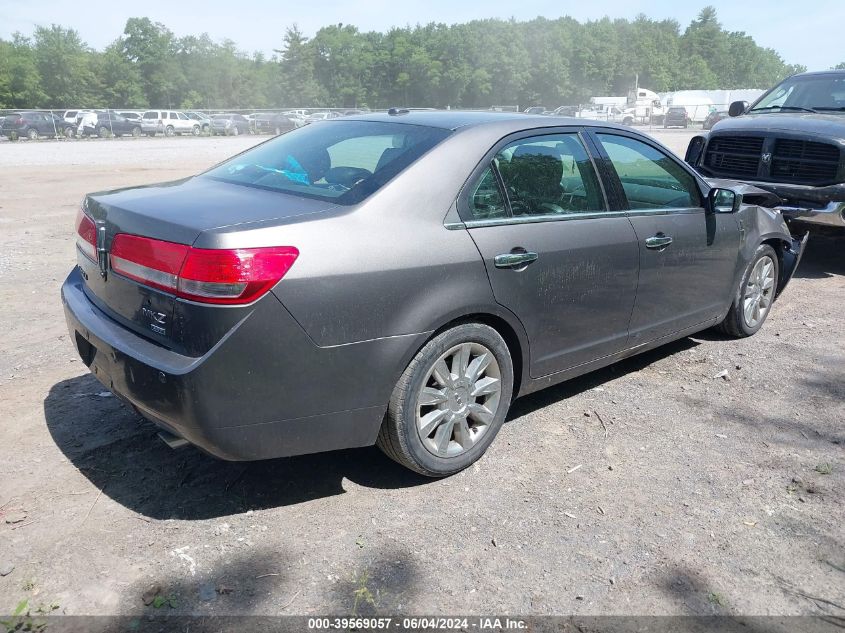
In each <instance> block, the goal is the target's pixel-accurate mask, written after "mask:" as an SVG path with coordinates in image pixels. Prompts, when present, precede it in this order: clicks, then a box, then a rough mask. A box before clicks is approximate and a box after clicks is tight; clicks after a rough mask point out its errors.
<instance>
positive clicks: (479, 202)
mask: <svg viewBox="0 0 845 633" xmlns="http://www.w3.org/2000/svg"><path fill="white" fill-rule="evenodd" d="M469 210H470V213H472V217H473V219H475V220H494V219H496V218H504V217H507V215H508V211H507V207H506V206H505V199H504V198H503V197H502V191H501V189H500V188H499V183H498V182H496V175H495V174H494V173H493V167H492V166H491V167H488V168H487V169H486V170H484V173H483V174H482V175H481V179H480V180H479V181H478V184H476V185H475V188H474V189H473V190H472V194H471V195H470V197H469Z"/></svg>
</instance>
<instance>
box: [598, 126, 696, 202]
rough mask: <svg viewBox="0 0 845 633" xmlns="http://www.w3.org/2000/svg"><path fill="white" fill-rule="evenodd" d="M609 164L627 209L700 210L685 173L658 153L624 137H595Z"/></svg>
mask: <svg viewBox="0 0 845 633" xmlns="http://www.w3.org/2000/svg"><path fill="white" fill-rule="evenodd" d="M597 136H598V139H599V142H600V143H601V145H602V147H603V148H604V151H605V152H607V155H608V157H609V158H610V162H611V163H612V164H613V168H614V170H616V174H617V175H618V176H619V180H620V181H621V182H622V189H623V190H624V192H625V196H626V197H627V199H628V208H630V209H689V208H693V207H700V206H701V193H700V192H699V190H698V184H697V183H696V181H695V178H693V177H692V176H691V175H690V174H689V172H687V171H686V170H685V169H684V168H683V167H681V166H680V165H679V164H678V163H677V162H676V161H674V160H673V159H672V158H670V157H669V156H667V155H666V154H664V153H663V152H661V151H659V150H658V149H656V148H654V147H652V146H651V145H648V144H646V143H643V142H642V141H638V140H636V139H633V138H630V137H627V136H617V135H615V134H597Z"/></svg>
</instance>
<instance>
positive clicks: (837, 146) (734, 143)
mask: <svg viewBox="0 0 845 633" xmlns="http://www.w3.org/2000/svg"><path fill="white" fill-rule="evenodd" d="M729 114H730V118H728V119H724V120H722V121H719V122H718V123H716V124H715V125H714V126H713V129H712V131H711V132H710V133H709V134H701V135H698V136H696V137H694V138H693V139H692V140H691V141H690V143H689V146H688V148H687V153H686V161H687V162H688V163H689V164H690V165H692V166H693V167H694V168H695V169H696V170H697V171H698V172H699V173H701V174H703V175H704V176H706V177H708V178H730V179H735V180H742V181H744V182H749V183H753V184H754V185H756V186H757V187H760V188H762V189H766V190H768V191H771V192H772V193H774V194H776V195H777V196H778V197H780V198H781V201H780V203H779V205H778V208H779V209H780V210H781V211H782V212H783V214H784V216H785V217H786V218H787V219H789V220H800V221H802V222H807V223H812V224H821V225H826V226H833V227H839V228H845V70H834V71H826V72H815V73H803V74H800V75H794V76H792V77H789V78H788V79H786V80H784V81H783V82H781V83H780V84H779V85H777V86H775V87H774V88H772V89H771V90H770V91H768V92H767V93H765V94H764V95H763V96H761V97H760V98H759V99H758V100H757V101H756V102H755V103H754V104H753V105H751V106H749V105H748V104H747V103H746V102H744V101H737V102H734V103H732V104H731V107H730V110H729Z"/></svg>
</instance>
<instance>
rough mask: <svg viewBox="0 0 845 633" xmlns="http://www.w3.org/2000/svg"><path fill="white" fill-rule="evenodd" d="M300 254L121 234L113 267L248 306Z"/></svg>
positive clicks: (156, 283)
mask: <svg viewBox="0 0 845 633" xmlns="http://www.w3.org/2000/svg"><path fill="white" fill-rule="evenodd" d="M298 256H299V250H297V249H296V248H294V247H293V246H271V247H266V248H234V249H205V248H192V247H190V246H186V245H184V244H174V243H172V242H164V241H161V240H154V239H150V238H146V237H139V236H137V235H128V234H124V233H121V234H119V235H117V236H115V238H114V241H113V242H112V247H111V267H112V270H114V272H116V273H118V274H120V275H123V276H124V277H128V278H129V279H133V280H135V281H137V282H138V283H141V284H144V285H146V286H150V287H152V288H157V289H159V290H163V291H165V292H170V293H172V294H175V295H176V296H177V297H181V298H183V299H190V300H191V301H198V302H201V303H217V304H245V303H250V302H252V301H255V300H256V299H258V298H259V297H261V296H262V295H264V294H265V293H266V292H267V291H268V290H270V288H272V287H273V286H275V285H276V284H277V283H278V282H279V280H281V279H282V277H284V276H285V274H286V273H287V272H288V271H289V270H290V268H291V266H293V263H294V262H295V261H296V258H297V257H298Z"/></svg>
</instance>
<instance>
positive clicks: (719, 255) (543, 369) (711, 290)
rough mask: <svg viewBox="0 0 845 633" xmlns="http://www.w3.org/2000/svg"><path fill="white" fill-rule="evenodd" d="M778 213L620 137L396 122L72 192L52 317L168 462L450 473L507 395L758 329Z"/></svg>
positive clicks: (593, 127) (779, 277) (780, 238)
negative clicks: (305, 461)
mask: <svg viewBox="0 0 845 633" xmlns="http://www.w3.org/2000/svg"><path fill="white" fill-rule="evenodd" d="M772 204H777V200H773V199H772V196H771V195H770V194H768V193H766V192H765V191H761V190H759V189H755V188H753V187H748V186H744V185H739V184H738V183H731V182H719V183H708V182H706V181H704V180H702V179H701V177H700V176H698V175H697V174H696V173H695V172H694V171H692V169H691V168H689V167H688V166H687V165H685V164H684V163H683V162H682V161H680V160H678V159H677V158H676V157H675V156H674V155H672V154H671V153H670V152H669V151H668V150H666V149H665V148H664V147H663V146H661V145H660V144H658V143H656V142H655V141H654V140H653V139H651V138H649V137H647V136H644V135H642V134H639V133H638V132H636V131H634V130H631V129H629V128H623V127H620V126H616V125H613V124H607V123H598V122H586V121H583V120H579V119H559V118H549V117H541V116H530V115H525V114H507V113H463V112H408V111H403V110H392V111H391V112H390V113H387V114H372V115H370V114H366V115H360V116H354V117H346V118H343V119H337V120H329V121H325V122H323V123H321V124H320V125H310V126H307V127H303V128H300V129H298V130H294V131H292V132H290V133H288V134H285V135H283V136H281V137H278V138H275V139H272V140H270V141H267V142H266V143H263V144H261V145H259V146H257V147H255V148H253V149H251V150H249V151H247V152H244V153H242V154H239V155H238V156H235V157H234V158H232V159H230V160H229V161H227V162H224V163H222V164H221V165H218V166H217V167H215V168H213V169H211V170H209V171H207V172H205V173H203V174H200V175H198V176H196V177H193V178H188V179H185V180H181V181H177V182H170V183H164V184H158V185H150V186H146V187H132V188H128V189H121V190H117V191H111V192H103V193H96V194H91V195H89V196H87V198H86V199H85V201H84V204H83V208H82V209H81V211H80V213H79V217H78V222H77V233H76V239H77V264H78V265H77V266H75V267H74V269H73V271H72V272H71V273H70V276H69V277H68V278H67V280H66V281H65V283H64V286H63V288H62V299H63V302H64V306H65V313H66V316H67V321H68V326H69V329H70V333H71V340H73V341H74V342H75V345H76V347H77V349H78V352H79V354H80V356H81V357H82V359H83V361H84V362H85V363H86V365H88V366H89V367H90V368H91V371H92V372H93V373H94V375H95V376H96V377H97V378H98V379H99V380H100V381H101V382H102V383H103V384H104V385H105V386H106V387H107V388H108V389H110V390H112V391H113V392H114V393H115V394H116V395H118V396H119V397H121V398H122V399H123V400H124V401H125V402H126V403H128V404H129V406H131V407H133V408H134V409H135V410H137V411H138V412H139V413H140V414H141V415H142V416H144V417H145V418H147V419H149V420H152V421H153V422H154V423H155V424H157V425H158V426H159V427H160V428H161V430H162V436H163V437H164V438H165V439H166V440H167V441H168V442H169V443H171V444H172V445H179V444H186V443H191V444H194V445H196V446H198V447H200V448H202V449H203V450H205V451H207V452H209V453H211V454H213V455H216V456H218V457H221V458H223V459H231V460H254V459H264V458H271V457H279V456H285V455H296V454H302V453H310V452H316V451H325V450H332V449H340V448H348V447H355V446H367V445H371V444H374V443H377V444H378V445H379V446H380V447H381V448H382V449H383V450H384V451H385V452H386V453H387V455H389V456H390V457H391V458H393V459H395V460H396V461H398V462H400V463H402V464H404V465H406V466H407V467H409V468H411V469H413V470H415V471H417V472H419V473H422V474H425V475H429V476H444V475H449V474H452V473H455V472H457V471H459V470H461V469H463V468H465V467H467V466H468V465H469V464H471V463H473V462H474V461H475V460H477V459H478V458H479V457H480V456H481V455H482V454H483V453H484V451H485V450H486V449H487V447H488V446H489V445H490V443H491V442H492V441H493V439H494V438H495V436H496V433H497V432H498V431H499V429H500V427H501V426H502V423H503V421H504V419H505V416H506V414H507V412H508V408H509V406H510V404H511V403H512V402H513V400H514V399H515V398H516V397H518V396H522V395H525V394H528V393H531V392H534V391H537V390H538V389H542V388H544V387H547V386H549V385H553V384H555V383H559V382H561V381H564V380H567V379H569V378H572V377H574V376H578V375H580V374H584V373H586V372H589V371H592V370H594V369H597V368H599V367H603V366H605V365H609V364H611V363H613V362H615V361H618V360H620V359H622V358H625V357H628V356H631V355H633V354H637V353H639V352H643V351H645V350H648V349H651V348H654V347H657V346H659V345H662V344H664V343H667V342H669V341H672V340H675V339H679V338H681V337H684V336H687V335H689V334H693V333H695V332H698V331H700V330H704V329H706V328H710V327H713V326H718V327H720V328H721V329H722V331H723V332H725V333H727V334H729V335H732V336H737V337H741V336H749V335H752V334H754V333H755V332H756V331H757V330H759V329H760V327H761V326H762V325H763V322H764V321H765V319H766V316H767V315H768V314H769V311H770V310H771V308H772V303H773V301H774V300H775V298H776V297H777V296H778V295H779V293H780V292H781V291H782V290H783V288H784V286H785V285H786V283H787V282H788V280H789V279H790V277H791V276H792V274H793V272H794V270H795V267H796V266H797V264H798V260H799V258H800V255H801V251H802V247H803V243H802V242H800V241H799V240H795V239H793V238H792V236H791V235H790V234H789V231H788V230H787V227H786V225H785V224H784V222H783V219H782V218H781V217H780V215H778V214H777V213H775V212H773V211H771V210H770V209H768V208H766V206H765V205H772ZM805 239H806V238H805Z"/></svg>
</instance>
